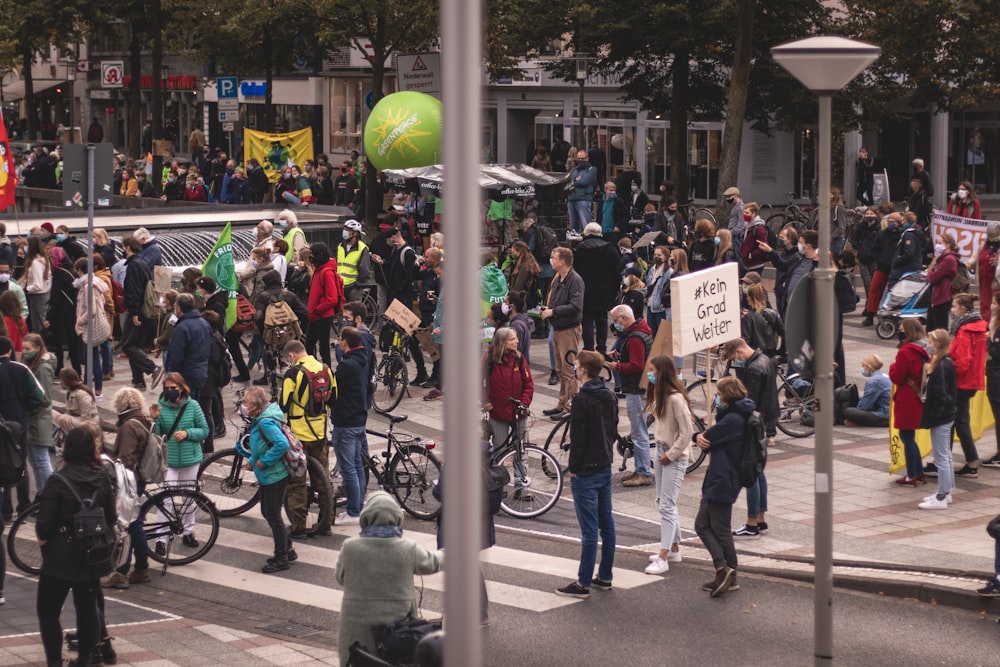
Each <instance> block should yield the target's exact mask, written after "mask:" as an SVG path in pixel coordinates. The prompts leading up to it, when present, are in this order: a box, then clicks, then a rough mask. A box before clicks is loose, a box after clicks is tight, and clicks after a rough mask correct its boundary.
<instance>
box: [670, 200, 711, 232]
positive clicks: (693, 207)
mask: <svg viewBox="0 0 1000 667" xmlns="http://www.w3.org/2000/svg"><path fill="white" fill-rule="evenodd" d="M682 207H683V210H682V212H681V215H683V216H684V219H685V220H687V221H688V224H689V225H690V226H691V228H692V229H694V223H696V222H698V221H699V220H709V221H710V222H711V223H712V224H713V225H717V224H718V223H716V221H715V213H714V212H713V211H712V209H710V208H706V207H704V206H698V205H697V204H696V203H695V201H694V200H693V199H689V200H688V201H686V202H684V203H683V204H678V206H677V208H682Z"/></svg>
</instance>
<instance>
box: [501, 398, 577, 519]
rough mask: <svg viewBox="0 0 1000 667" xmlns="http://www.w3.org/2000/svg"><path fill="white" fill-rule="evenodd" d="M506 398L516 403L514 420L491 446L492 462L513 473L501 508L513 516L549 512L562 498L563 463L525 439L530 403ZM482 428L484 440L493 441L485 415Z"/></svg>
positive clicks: (527, 517) (534, 515) (524, 516)
mask: <svg viewBox="0 0 1000 667" xmlns="http://www.w3.org/2000/svg"><path fill="white" fill-rule="evenodd" d="M507 400H509V401H510V402H511V403H513V404H514V415H515V424H514V427H513V428H511V429H510V433H509V434H508V435H507V438H506V440H504V441H503V443H501V444H500V446H499V447H498V446H496V445H495V444H494V446H493V447H492V448H491V449H490V451H489V457H490V463H491V464H492V465H498V466H503V467H505V468H507V472H508V473H509V474H510V481H508V482H507V486H506V487H505V488H504V491H503V499H502V500H501V501H500V508H501V509H503V511H504V512H506V513H507V514H509V515H510V516H513V517H516V518H519V519H532V518H534V517H538V516H541V515H542V514H545V513H546V512H548V511H549V510H550V509H552V507H553V506H555V504H556V501H557V500H559V496H560V495H561V494H562V488H563V468H564V467H563V466H562V465H560V463H559V461H558V460H557V459H556V457H555V456H553V455H552V454H551V453H549V452H548V451H546V450H544V449H542V448H541V447H536V446H535V445H530V444H528V443H527V442H526V436H527V431H528V429H527V423H526V422H527V419H528V417H530V416H531V413H530V412H529V411H528V406H526V405H524V404H523V403H521V401H519V400H517V399H516V398H508V399H507ZM482 429H483V440H484V441H485V442H487V443H490V442H492V440H493V435H494V434H493V428H492V427H491V426H490V421H489V417H488V416H486V415H484V417H483V422H482Z"/></svg>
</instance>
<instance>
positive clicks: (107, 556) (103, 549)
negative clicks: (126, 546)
mask: <svg viewBox="0 0 1000 667" xmlns="http://www.w3.org/2000/svg"><path fill="white" fill-rule="evenodd" d="M52 476H53V477H58V478H59V479H61V480H62V481H63V484H65V485H66V486H67V487H68V488H69V490H70V491H71V492H72V493H73V497H74V498H76V501H77V502H78V503H80V509H79V510H77V512H76V514H74V515H73V526H72V536H73V550H74V553H75V554H76V558H77V560H78V561H79V562H80V563H82V564H83V565H85V566H86V567H87V570H88V572H89V575H90V578H91V579H98V578H100V577H103V576H105V575H107V574H109V573H110V572H111V570H113V569H114V561H113V560H112V555H113V553H114V549H115V534H114V531H112V530H111V528H110V527H109V526H108V522H107V520H106V519H105V517H104V508H102V507H99V506H97V505H95V504H94V503H95V502H96V501H97V494H98V493H100V491H101V490H100V489H99V488H98V489H95V490H94V493H93V494H92V495H91V496H90V497H89V498H87V499H81V498H80V494H79V493H77V490H76V487H74V486H73V484H72V483H70V481H69V480H68V479H66V477H64V476H62V475H60V474H59V473H53V475H52Z"/></svg>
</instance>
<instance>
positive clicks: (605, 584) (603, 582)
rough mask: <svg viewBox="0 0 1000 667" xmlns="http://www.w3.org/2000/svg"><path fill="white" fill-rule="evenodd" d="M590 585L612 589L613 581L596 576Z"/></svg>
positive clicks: (607, 589)
mask: <svg viewBox="0 0 1000 667" xmlns="http://www.w3.org/2000/svg"><path fill="white" fill-rule="evenodd" d="M590 585H591V586H593V587H594V588H599V589H600V590H602V591H610V590H611V582H610V581H606V580H604V579H601V578H600V577H594V578H593V579H591V580H590Z"/></svg>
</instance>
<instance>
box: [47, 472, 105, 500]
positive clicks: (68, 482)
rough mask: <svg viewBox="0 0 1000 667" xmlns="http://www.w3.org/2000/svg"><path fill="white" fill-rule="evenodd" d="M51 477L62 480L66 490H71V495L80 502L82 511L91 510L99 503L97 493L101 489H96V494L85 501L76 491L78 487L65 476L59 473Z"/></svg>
mask: <svg viewBox="0 0 1000 667" xmlns="http://www.w3.org/2000/svg"><path fill="white" fill-rule="evenodd" d="M51 476H52V477H58V478H59V479H61V480H62V483H63V484H65V485H66V488H68V489H69V490H70V493H72V494H73V497H74V498H76V502H78V503H79V504H80V508H81V509H83V508H87V509H90V508H91V507H93V506H94V502H96V501H97V492H98V491H99V490H100V489H95V490H94V493H93V494H92V495H91V496H90V497H89V498H87V499H86V500H83V499H82V498H80V493H79V492H78V491H77V490H76V487H75V486H74V485H73V484H72V483H71V482H70V481H69V479H67V478H66V477H65V476H63V475H60V474H59V473H57V472H54V473H52V475H51Z"/></svg>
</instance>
